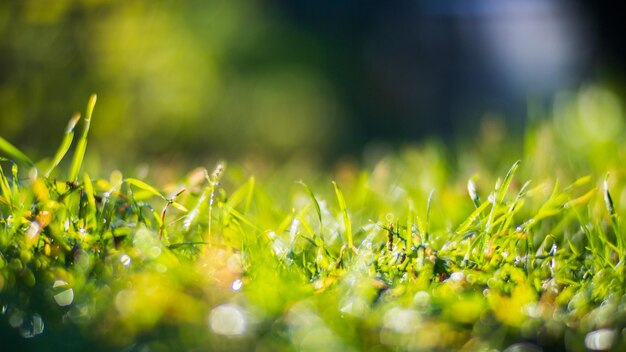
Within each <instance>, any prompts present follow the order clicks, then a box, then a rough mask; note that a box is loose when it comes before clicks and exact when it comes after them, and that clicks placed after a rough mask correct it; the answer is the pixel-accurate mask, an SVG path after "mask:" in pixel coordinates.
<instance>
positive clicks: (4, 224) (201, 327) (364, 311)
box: [0, 92, 626, 351]
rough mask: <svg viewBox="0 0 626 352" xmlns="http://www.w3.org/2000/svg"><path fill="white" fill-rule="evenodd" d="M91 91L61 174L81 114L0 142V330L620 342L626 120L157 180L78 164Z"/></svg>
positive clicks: (545, 344)
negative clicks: (43, 146) (53, 145)
mask: <svg viewBox="0 0 626 352" xmlns="http://www.w3.org/2000/svg"><path fill="white" fill-rule="evenodd" d="M596 93H597V92H595V93H594V94H596ZM580 94H585V92H582V93H580ZM596 95H597V94H596ZM579 98H580V97H578V96H574V97H572V98H571V99H572V101H571V104H576V103H577V101H578V100H577V99H579ZM94 105H95V96H94V97H92V98H91V99H90V101H89V105H88V109H87V113H86V116H87V118H86V119H85V120H83V121H82V123H83V125H82V127H83V134H81V137H80V139H79V140H78V143H77V145H76V148H75V150H74V154H73V159H72V161H71V164H70V168H69V173H68V174H64V173H63V170H64V167H63V162H62V161H63V159H64V157H65V155H66V154H67V153H68V152H69V150H70V149H71V144H72V141H73V133H74V128H75V127H76V126H77V123H78V124H80V121H79V117H78V115H75V116H74V117H73V118H72V119H71V120H70V124H69V127H68V128H67V129H66V133H65V135H64V138H63V141H62V143H61V146H60V147H59V149H58V151H57V152H56V154H55V155H54V156H53V158H52V160H51V161H45V160H44V161H42V162H38V163H33V162H32V161H31V160H30V159H29V158H28V157H27V156H26V155H24V154H23V153H22V152H20V151H19V150H18V149H17V148H15V147H14V146H12V145H11V144H10V143H9V142H7V141H5V140H4V139H0V151H1V152H2V154H3V155H5V156H6V158H3V159H1V161H0V162H1V163H2V164H1V165H0V166H2V168H0V273H1V274H0V303H1V304H2V317H1V318H2V321H1V322H0V335H1V336H2V339H3V341H9V342H10V343H11V344H12V345H13V346H18V348H21V349H33V350H35V349H38V350H39V349H63V350H84V349H87V348H89V349H96V350H99V349H102V350H111V349H119V350H128V351H131V350H132V351H134V350H144V349H146V348H147V349H150V350H179V349H185V350H187V349H194V348H208V349H214V350H250V349H258V350H291V349H302V350H369V349H380V350H387V349H389V350H395V349H406V350H467V351H474V350H488V349H505V348H507V347H511V346H513V347H512V348H532V347H541V348H544V349H565V348H566V349H569V350H573V351H578V350H585V349H596V350H606V349H615V350H619V349H623V348H625V347H626V336H625V335H624V330H623V328H624V326H625V324H626V308H625V307H626V295H625V294H626V292H625V287H626V283H625V280H626V269H625V262H626V245H625V242H626V241H625V238H624V236H626V234H625V231H624V228H623V225H622V223H621V222H620V219H621V217H622V216H623V208H621V207H620V206H619V202H614V199H620V200H621V199H622V198H623V197H624V196H623V195H624V189H625V188H624V182H623V180H624V177H623V176H624V172H625V170H624V169H623V167H621V166H620V165H624V163H623V162H624V161H625V160H623V159H624V157H623V156H622V155H625V154H624V153H614V152H612V150H614V148H618V149H620V148H621V149H620V150H623V148H626V146H624V145H622V142H620V140H622V139H621V138H622V137H623V135H624V131H618V132H611V133H612V134H611V135H603V138H600V139H598V138H599V137H598V135H597V133H596V132H594V133H595V134H590V135H584V134H581V135H577V136H564V137H563V136H559V135H558V134H556V133H555V132H554V131H555V130H556V131H558V130H559V128H560V127H559V126H558V124H559V123H560V122H559V121H561V120H559V119H558V118H554V119H552V120H546V121H545V122H544V123H542V124H538V125H537V126H535V127H532V129H531V131H530V132H529V133H528V137H527V140H526V145H527V148H526V149H527V150H526V152H525V154H524V155H517V156H522V158H521V159H522V162H521V163H520V162H515V163H512V162H510V161H508V160H506V159H507V158H508V157H510V156H515V155H506V156H505V157H504V158H501V159H500V161H498V162H496V163H495V164H494V165H496V166H494V165H487V164H486V163H485V162H484V161H483V159H482V156H481V157H476V155H478V154H475V153H474V152H473V151H471V150H468V151H466V152H465V153H460V154H459V156H458V165H451V164H450V163H449V162H448V161H447V160H448V159H447V158H446V157H444V156H443V155H444V153H443V152H442V149H441V148H439V147H437V145H436V144H430V145H427V146H425V147H423V148H421V149H407V150H405V151H402V152H399V153H397V154H395V155H389V156H387V157H384V158H383V159H381V160H379V161H377V162H376V163H375V165H373V166H372V167H371V168H369V169H367V170H363V171H362V170H359V169H358V168H356V167H354V166H351V165H344V166H342V167H340V170H339V171H338V172H337V174H336V176H335V177H332V176H322V177H319V179H323V180H324V181H323V182H317V183H316V182H310V181H308V180H307V183H306V184H304V183H303V182H301V183H302V185H298V184H297V183H296V182H293V181H295V180H289V179H287V180H286V179H285V178H284V176H275V177H269V178H267V179H264V180H261V181H257V180H256V179H255V178H247V177H246V176H244V175H245V173H243V172H242V171H241V170H240V169H238V168H237V166H233V167H231V168H230V169H229V170H225V167H224V166H223V165H222V164H220V165H219V166H217V168H216V169H215V170H214V171H213V172H209V171H208V170H206V169H198V170H194V171H193V172H192V173H190V174H189V175H188V176H186V177H184V178H182V179H181V180H180V181H179V182H177V183H174V184H170V185H165V186H163V187H156V186H152V185H150V184H149V183H147V182H146V181H144V180H140V179H137V178H132V177H124V176H123V174H122V173H121V172H119V171H114V172H113V173H112V174H111V175H110V176H109V177H106V178H96V179H92V178H91V177H90V176H89V175H88V174H86V173H84V172H81V168H82V167H81V165H82V163H83V157H84V155H85V149H86V143H87V142H86V141H87V132H88V128H89V123H90V120H91V115H92V112H93V110H94ZM588 110H589V109H588V108H587V110H585V111H588ZM572 123H575V121H574V122H572ZM569 128H570V129H575V128H576V126H570V127H569ZM607 136H608V137H607ZM568 138H576V139H578V140H579V141H580V139H582V140H583V142H585V143H587V145H588V147H589V148H593V149H594V154H585V153H583V152H579V149H577V147H576V146H573V145H572V141H570V140H569V139H568ZM585 138H586V140H585ZM492 147H493V146H492ZM480 148H489V145H486V146H481V147H480ZM480 148H478V149H477V150H479V149H480ZM592 156H594V159H593V160H592V159H591V157H592ZM597 158H602V160H600V161H598V160H597ZM503 160H504V161H506V162H507V163H509V165H512V166H509V168H508V172H502V171H506V170H507V169H506V168H503V167H502V166H497V165H504V161H503ZM513 160H515V159H513ZM59 165H61V167H58V166H59ZM548 166H549V167H548ZM490 169H491V170H493V169H497V170H500V171H501V172H502V174H503V175H504V177H503V178H501V179H500V178H498V177H496V176H493V174H492V173H491V172H488V171H486V170H490ZM5 170H8V171H5ZM40 170H45V171H44V172H40ZM580 170H586V172H584V173H582V174H576V173H577V172H578V171H580ZM607 172H611V175H614V176H611V177H610V178H606V179H603V178H604V175H606V173H607ZM477 173H480V175H481V176H480V177H477V176H475V175H476V174H477ZM472 175H474V176H472ZM585 175H586V176H585ZM576 176H582V177H579V178H577V177H576ZM557 177H558V178H557ZM333 179H335V181H331V180H333ZM525 179H532V180H533V182H532V183H531V182H525V183H524V182H521V181H520V180H525ZM467 180H469V182H468V181H467ZM600 180H603V181H604V183H603V184H602V187H600V185H599V183H602V182H601V181H600ZM285 185H291V186H285ZM309 185H310V186H309ZM490 185H494V186H493V187H491V186H490ZM562 185H565V186H562ZM340 186H341V188H340ZM313 190H315V191H313ZM485 190H486V191H485ZM614 195H619V196H617V197H614Z"/></svg>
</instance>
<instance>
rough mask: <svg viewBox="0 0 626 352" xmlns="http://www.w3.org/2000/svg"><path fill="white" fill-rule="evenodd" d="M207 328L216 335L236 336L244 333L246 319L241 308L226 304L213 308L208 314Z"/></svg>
mask: <svg viewBox="0 0 626 352" xmlns="http://www.w3.org/2000/svg"><path fill="white" fill-rule="evenodd" d="M209 326H210V327H211V330H213V332H214V333H216V334H219V335H225V336H237V335H241V334H243V333H244V332H245V331H246V317H245V316H244V313H243V311H242V309H241V307H239V306H238V305H236V304H232V303H226V304H222V305H221V306H217V307H215V308H213V310H212V311H211V313H210V314H209Z"/></svg>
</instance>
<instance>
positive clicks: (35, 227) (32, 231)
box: [25, 221, 41, 241]
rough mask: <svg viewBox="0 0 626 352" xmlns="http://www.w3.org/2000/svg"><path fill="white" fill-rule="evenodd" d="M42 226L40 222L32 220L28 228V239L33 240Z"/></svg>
mask: <svg viewBox="0 0 626 352" xmlns="http://www.w3.org/2000/svg"><path fill="white" fill-rule="evenodd" d="M40 228H41V227H40V226H39V223H37V221H31V223H30V225H29V226H28V228H26V233H25V235H26V239H27V240H29V241H31V240H33V239H34V238H35V236H37V235H38V234H39V230H40Z"/></svg>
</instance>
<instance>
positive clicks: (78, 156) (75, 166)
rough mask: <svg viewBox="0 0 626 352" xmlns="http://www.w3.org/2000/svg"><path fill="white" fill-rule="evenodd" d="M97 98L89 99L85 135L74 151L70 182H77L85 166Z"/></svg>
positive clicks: (83, 134)
mask: <svg viewBox="0 0 626 352" xmlns="http://www.w3.org/2000/svg"><path fill="white" fill-rule="evenodd" d="M96 100H97V96H96V95H95V94H92V95H91V97H89V102H88V103H87V112H86V114H85V120H84V121H85V126H84V128H83V133H82V135H81V136H80V139H79V140H78V143H77V144H76V150H75V151H74V159H72V166H71V167H70V178H69V180H70V181H77V180H78V174H79V172H80V168H81V166H82V164H83V159H84V157H85V151H86V150H87V135H88V134H89V127H90V126H91V115H92V114H93V109H94V107H95V106H96Z"/></svg>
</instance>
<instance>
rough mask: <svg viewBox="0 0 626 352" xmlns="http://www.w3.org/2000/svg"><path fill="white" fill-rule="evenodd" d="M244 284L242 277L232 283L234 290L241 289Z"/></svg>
mask: <svg viewBox="0 0 626 352" xmlns="http://www.w3.org/2000/svg"><path fill="white" fill-rule="evenodd" d="M242 286H243V282H242V281H241V279H237V280H235V281H233V284H232V285H231V288H232V289H233V291H239V290H241V287H242Z"/></svg>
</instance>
